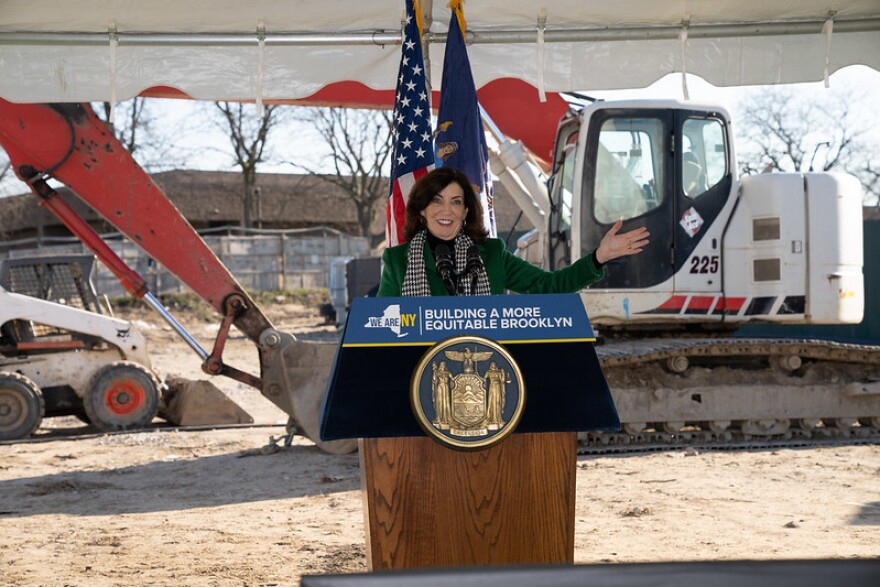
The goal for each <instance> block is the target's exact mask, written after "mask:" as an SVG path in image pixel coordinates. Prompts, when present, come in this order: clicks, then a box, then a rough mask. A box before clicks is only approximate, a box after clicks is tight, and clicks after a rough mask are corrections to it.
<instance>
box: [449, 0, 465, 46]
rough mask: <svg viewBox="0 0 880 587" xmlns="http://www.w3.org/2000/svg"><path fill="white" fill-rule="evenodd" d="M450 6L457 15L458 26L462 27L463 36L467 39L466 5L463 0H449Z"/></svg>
mask: <svg viewBox="0 0 880 587" xmlns="http://www.w3.org/2000/svg"><path fill="white" fill-rule="evenodd" d="M449 8H451V9H452V13H453V14H455V17H456V18H457V19H458V28H460V29H461V36H462V38H463V39H465V40H467V22H465V20H464V6H462V0H449Z"/></svg>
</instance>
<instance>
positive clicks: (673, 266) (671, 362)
mask: <svg viewBox="0 0 880 587" xmlns="http://www.w3.org/2000/svg"><path fill="white" fill-rule="evenodd" d="M500 153H501V155H500V156H499V155H495V156H494V157H493V159H494V161H493V171H494V172H495V173H496V174H498V175H499V177H500V178H501V180H502V181H503V182H504V183H505V185H506V186H507V187H508V191H509V192H510V193H511V194H513V195H514V197H515V198H516V199H517V200H518V201H519V202H520V203H521V204H520V205H521V207H522V208H523V210H524V211H527V212H529V213H530V214H531V218H532V221H533V224H534V225H535V226H537V227H539V228H537V229H535V230H534V231H532V232H531V233H530V234H527V235H526V236H525V237H523V238H522V239H521V241H520V242H519V244H518V246H519V254H520V255H521V256H523V257H525V258H528V259H530V260H532V261H533V262H535V263H538V264H543V265H544V266H546V267H548V268H551V269H553V268H558V267H563V266H565V265H566V264H568V263H570V262H571V261H572V260H573V259H577V258H579V257H580V256H581V255H583V254H585V253H586V252H588V251H590V250H593V249H595V248H596V247H597V246H598V244H599V240H600V239H601V237H602V236H603V235H604V234H605V232H606V231H607V230H608V229H609V228H611V226H612V225H613V224H614V223H615V222H616V221H617V220H618V219H620V220H623V223H624V224H623V228H622V230H627V229H630V228H635V227H636V226H647V227H648V229H649V230H650V232H651V244H650V246H648V247H646V249H645V250H644V251H643V252H642V253H641V254H639V255H637V256H635V257H632V258H628V259H626V260H625V261H623V262H612V263H610V266H609V267H608V270H607V272H606V277H605V278H603V279H602V280H601V281H599V282H597V283H595V284H593V285H592V286H590V288H589V289H587V290H584V291H583V292H582V293H581V295H582V297H583V301H584V305H585V306H586V308H587V310H588V313H589V316H590V320H591V323H592V324H593V325H594V326H595V327H596V328H597V330H598V331H599V333H600V334H601V335H602V339H603V340H604V342H605V344H602V345H600V346H599V347H598V354H599V357H600V361H601V363H602V365H603V370H604V372H605V374H606V377H607V378H608V380H609V383H610V385H611V389H612V394H613V395H614V398H615V403H616V405H617V408H618V411H619V412H620V417H621V422H622V431H621V432H620V433H611V434H608V433H605V434H595V435H589V434H587V435H583V438H582V442H583V443H585V444H588V445H589V444H590V443H593V444H599V445H607V444H610V443H621V444H628V445H629V444H648V445H651V444H657V443H660V444H669V443H692V442H701V443H703V442H705V443H713V442H731V441H736V440H753V439H765V440H766V439H791V438H792V437H796V438H798V439H802V440H805V439H811V438H840V437H843V438H853V437H864V438H868V437H876V436H877V435H878V433H880V346H878V345H877V344H849V343H842V342H838V341H831V340H817V339H809V340H805V339H802V340H792V339H782V338H775V339H772V338H761V339H750V338H743V337H738V336H732V335H733V334H734V333H735V332H736V330H737V328H738V327H739V326H741V325H743V324H747V323H765V324H857V323H859V322H860V321H861V320H862V317H863V314H864V305H865V296H864V277H863V274H862V267H863V234H862V226H863V221H862V196H863V193H862V187H861V185H860V184H859V182H858V180H857V179H856V178H855V177H853V176H850V175H847V174H835V173H765V174H759V175H752V176H744V177H742V178H738V177H737V175H736V170H737V164H736V154H735V148H734V142H733V137H732V132H731V121H730V116H729V114H728V113H727V111H726V110H725V109H724V108H721V107H719V106H716V105H706V104H699V103H694V102H686V103H685V102H681V101H677V100H633V101H619V102H602V101H596V102H593V103H591V104H589V105H586V106H583V107H578V108H572V109H571V110H569V112H568V113H566V115H565V116H563V118H562V120H561V121H560V124H559V127H558V131H557V138H556V142H555V148H554V158H553V168H552V171H551V173H550V175H549V177H548V181H547V182H546V183H543V182H541V181H538V180H537V178H536V177H534V176H533V174H531V173H530V172H529V169H530V168H529V167H527V166H525V165H522V164H521V163H520V162H521V161H522V159H523V157H522V154H521V153H519V149H518V147H517V145H513V144H505V143H503V142H502V147H501V149H500ZM502 156H503V158H504V160H502ZM510 169H516V170H518V174H516V173H511V172H509V171H508V170H510ZM526 186H530V188H531V189H527V188H526Z"/></svg>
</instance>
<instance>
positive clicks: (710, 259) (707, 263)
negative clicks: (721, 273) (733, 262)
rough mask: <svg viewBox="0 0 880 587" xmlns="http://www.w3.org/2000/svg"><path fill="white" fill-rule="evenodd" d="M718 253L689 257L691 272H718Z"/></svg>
mask: <svg viewBox="0 0 880 587" xmlns="http://www.w3.org/2000/svg"><path fill="white" fill-rule="evenodd" d="M718 262H719V259H718V255H704V256H702V257H701V256H699V255H696V256H694V257H691V270H690V272H691V273H718Z"/></svg>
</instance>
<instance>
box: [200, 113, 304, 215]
mask: <svg viewBox="0 0 880 587" xmlns="http://www.w3.org/2000/svg"><path fill="white" fill-rule="evenodd" d="M214 105H215V106H216V107H217V110H218V111H219V112H220V114H221V118H222V123H221V125H222V127H223V130H224V131H225V132H226V133H228V136H229V140H230V143H231V146H232V157H233V161H234V162H235V165H236V166H237V167H238V168H239V169H241V179H242V191H241V200H242V206H243V212H244V227H245V228H253V227H254V219H255V218H256V216H257V214H256V204H257V199H258V196H259V194H258V191H257V190H258V188H257V165H259V164H260V163H263V162H265V161H266V160H267V159H268V158H269V155H270V153H269V151H268V150H267V148H268V146H269V138H270V135H271V133H272V131H273V130H274V129H275V128H277V127H278V126H279V125H280V124H281V123H282V122H284V119H285V118H287V113H288V112H289V107H284V106H279V105H277V104H270V105H265V106H263V112H262V115H261V116H257V115H256V114H255V112H254V110H255V109H254V105H253V104H242V103H233V102H215V103H214Z"/></svg>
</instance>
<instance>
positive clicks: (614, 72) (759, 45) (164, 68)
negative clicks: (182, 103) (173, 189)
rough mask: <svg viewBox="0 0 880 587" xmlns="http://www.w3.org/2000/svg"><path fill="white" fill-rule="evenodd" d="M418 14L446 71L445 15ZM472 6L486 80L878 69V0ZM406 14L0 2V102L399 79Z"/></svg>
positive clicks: (279, 94) (351, 3)
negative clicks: (154, 90) (162, 89)
mask: <svg viewBox="0 0 880 587" xmlns="http://www.w3.org/2000/svg"><path fill="white" fill-rule="evenodd" d="M422 8H423V12H425V14H426V22H427V24H428V26H429V27H430V28H429V29H428V30H429V31H430V32H429V34H428V35H427V41H428V42H429V44H430V53H429V55H430V57H429V59H430V70H431V75H432V79H434V80H439V79H440V71H441V68H442V58H443V49H444V45H443V42H444V40H445V32H446V30H447V26H448V22H449V16H450V10H449V8H448V7H447V5H446V2H445V1H444V2H434V3H433V5H432V3H431V2H430V0H427V1H423V2H422ZM464 12H465V17H466V19H467V27H468V37H469V42H470V43H471V46H470V47H469V49H468V52H469V56H470V61H471V65H472V68H473V71H474V78H475V81H476V83H477V86H478V87H480V86H483V85H484V84H487V83H488V82H490V81H492V80H495V79H498V78H518V79H520V80H523V81H525V82H527V83H528V84H530V85H532V86H534V87H536V88H541V89H544V90H546V91H548V92H551V91H555V92H559V91H571V90H583V89H591V90H601V89H617V88H629V87H641V86H646V85H649V84H651V83H652V82H654V81H656V80H657V79H659V78H661V77H663V76H664V75H666V74H668V73H672V72H681V71H682V70H685V71H687V72H688V73H693V74H696V75H699V76H701V77H702V78H704V79H706V80H707V81H709V82H710V83H712V84H714V85H717V86H732V85H753V84H773V83H791V82H802V81H818V80H821V79H823V77H825V76H827V75H829V74H830V73H833V72H834V71H836V70H837V69H840V68H842V67H845V66H848V65H853V64H863V65H867V66H869V67H872V68H874V69H878V70H880V0H761V1H750V0H676V1H664V0H619V1H617V2H599V1H598V0H554V1H553V2H543V3H542V2H540V1H538V2H535V1H534V0H471V1H466V2H465V4H464ZM403 13H404V3H403V0H368V1H363V0H324V1H315V0H248V1H246V2H243V1H242V0H132V1H129V2H119V1H114V0H70V1H68V2H58V1H57V0H3V1H2V2H0V97H2V98H5V99H6V100H9V101H13V102H84V101H97V100H109V101H117V100H124V99H128V98H131V97H133V96H135V95H137V94H139V93H141V92H142V91H144V90H146V89H148V88H152V87H157V86H168V87H171V88H176V89H177V90H180V91H182V92H184V93H186V94H188V95H190V96H192V97H194V98H198V99H206V100H221V99H222V100H267V101H268V100H285V99H297V98H304V97H307V96H310V95H311V94H313V93H315V92H316V91H318V90H319V89H321V88H322V87H324V86H326V85H328V84H331V83H334V82H338V81H346V80H350V81H358V82H361V83H363V84H364V85H365V86H367V87H369V88H372V89H377V90H388V89H393V87H394V83H395V78H396V75H397V67H398V61H399V57H400V51H399V49H398V44H399V42H400V30H401V18H402V16H403ZM438 85H439V83H438V81H435V83H434V87H435V89H436V88H437V86H438Z"/></svg>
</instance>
